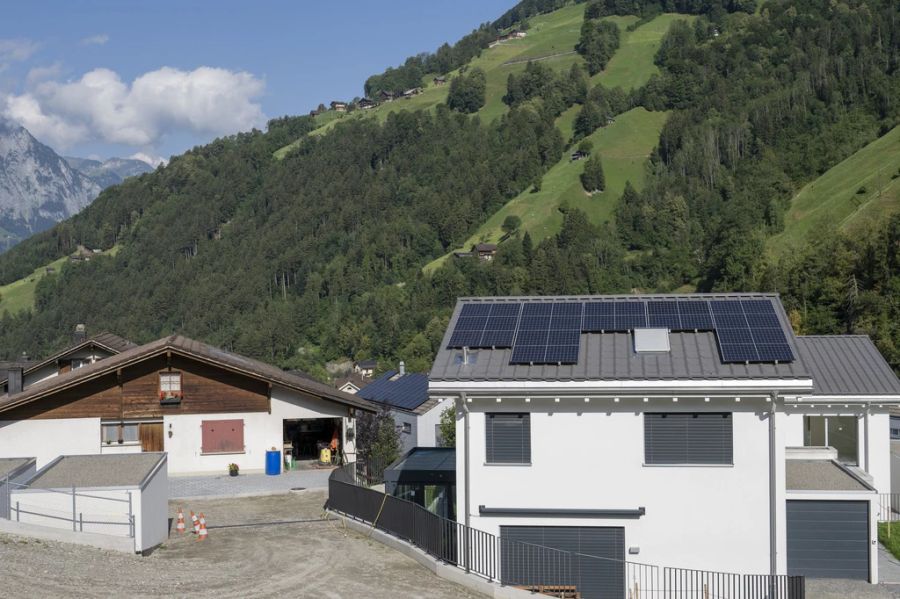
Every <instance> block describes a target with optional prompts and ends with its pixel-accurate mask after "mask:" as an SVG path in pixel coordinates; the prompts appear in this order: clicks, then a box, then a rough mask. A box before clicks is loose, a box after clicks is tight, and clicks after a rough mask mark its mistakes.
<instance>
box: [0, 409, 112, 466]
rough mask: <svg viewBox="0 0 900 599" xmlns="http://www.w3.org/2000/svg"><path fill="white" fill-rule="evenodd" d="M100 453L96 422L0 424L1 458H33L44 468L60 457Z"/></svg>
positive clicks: (98, 420) (66, 419)
mask: <svg viewBox="0 0 900 599" xmlns="http://www.w3.org/2000/svg"><path fill="white" fill-rule="evenodd" d="M92 453H100V419H99V418H60V419H36V420H18V421H10V420H6V421H0V457H3V458H15V457H20V456H34V457H36V458H37V467H38V468H43V467H44V466H46V465H47V464H48V463H49V462H50V461H52V460H54V459H56V458H57V457H59V456H61V455H84V454H92Z"/></svg>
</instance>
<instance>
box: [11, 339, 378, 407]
mask: <svg viewBox="0 0 900 599" xmlns="http://www.w3.org/2000/svg"><path fill="white" fill-rule="evenodd" d="M167 352H171V353H173V354H176V355H180V356H184V357H187V358H192V359H194V360H197V361H200V362H205V363H207V364H212V365H214V366H218V367H220V368H224V369H226V370H231V371H232V372H237V373H240V374H244V375H246V376H248V377H251V378H255V379H258V380H262V381H265V382H268V383H272V384H275V385H279V386H282V387H286V388H288V389H293V390H295V391H300V392H303V393H308V394H310V395H315V396H318V397H321V398H323V399H328V400H332V401H336V402H338V403H342V404H345V405H348V406H351V407H355V408H360V409H362V410H367V411H369V412H372V411H374V410H375V406H373V405H372V404H371V403H369V402H368V401H365V400H363V399H360V398H358V397H356V396H355V395H350V394H349V393H344V392H342V391H338V390H337V389H334V388H333V387H331V386H329V385H326V384H324V383H319V382H317V381H313V380H311V379H308V378H302V377H299V376H297V375H294V374H291V373H289V372H285V371H283V370H281V369H280V368H277V367H275V366H272V365H271V364H266V363H265V362H260V361H259V360H254V359H252V358H248V357H246V356H241V355H238V354H235V353H231V352H228V351H225V350H223V349H219V348H217V347H213V346H211V345H207V344H205V343H201V342H199V341H194V340H193V339H188V338H187V337H182V336H181V335H172V336H170V337H163V338H162V339H158V340H156V341H151V342H150V343H147V344H145V345H141V346H137V347H133V348H131V349H129V350H126V351H124V352H122V353H120V354H117V355H114V356H112V357H109V358H106V359H105V360H100V361H98V362H95V363H93V364H88V365H86V366H83V367H81V368H78V369H76V370H72V371H70V372H66V373H64V374H60V375H59V376H55V377H53V378H50V379H47V380H45V381H41V382H39V383H35V384H34V385H31V386H30V387H28V388H27V389H25V390H24V391H23V392H21V393H17V394H15V395H12V396H9V395H7V396H2V397H0V412H3V411H5V410H9V409H11V408H13V407H16V406H19V405H22V404H26V403H30V402H32V401H35V400H37V399H40V398H42V397H45V396H48V395H52V394H54V393H56V392H58V391H61V390H63V389H68V388H71V387H74V386H76V385H79V384H81V383H83V382H85V381H89V380H93V379H95V378H97V377H100V376H103V375H105V374H109V373H110V372H115V371H116V370H117V369H119V368H123V367H126V366H130V365H132V364H135V363H138V362H142V361H144V360H147V359H149V358H153V357H156V356H159V355H163V354H165V353H167Z"/></svg>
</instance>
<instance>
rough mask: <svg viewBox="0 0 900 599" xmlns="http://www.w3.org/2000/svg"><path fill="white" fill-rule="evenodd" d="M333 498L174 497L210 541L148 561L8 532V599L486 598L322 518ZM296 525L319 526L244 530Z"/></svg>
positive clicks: (1, 572)
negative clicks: (165, 598) (200, 518)
mask: <svg viewBox="0 0 900 599" xmlns="http://www.w3.org/2000/svg"><path fill="white" fill-rule="evenodd" d="M325 496H326V492H325V491H324V490H310V491H301V492H296V493H291V494H289V495H274V496H268V497H255V498H236V499H210V500H202V501H200V500H179V501H178V502H174V501H173V502H171V503H170V505H169V515H170V517H172V518H174V515H175V511H176V509H177V507H178V505H179V504H180V505H182V507H184V509H185V514H186V517H187V518H188V520H189V516H187V511H188V510H194V511H195V512H200V511H202V512H203V513H204V514H205V516H206V521H207V525H208V526H209V527H210V530H209V539H208V540H207V541H204V542H196V541H195V539H194V536H193V535H191V534H185V535H183V536H181V535H177V533H174V532H173V533H172V537H171V538H170V540H169V541H168V542H167V543H166V544H165V545H163V546H162V547H160V548H159V549H157V550H156V551H154V552H153V554H152V555H149V556H147V557H138V556H131V555H126V554H119V553H113V552H109V551H103V550H100V549H93V548H90V547H82V546H77V545H68V544H65V543H55V542H49V541H38V540H32V539H25V538H22V537H13V536H6V535H0V580H2V581H3V596H4V597H6V598H19V597H22V598H24V597H28V598H31V597H36V596H40V597H49V596H53V597H85V596H90V597H98V596H99V597H112V596H117V597H151V596H152V597H156V596H160V595H176V596H180V597H218V598H225V597H274V596H291V597H316V598H344V597H367V598H368V597H371V598H373V599H375V598H384V599H387V598H394V597H429V598H432V597H433V598H443V597H446V598H450V597H454V598H456V597H462V598H467V597H468V598H473V599H474V598H475V597H480V595H475V594H473V593H471V592H469V591H467V590H466V589H464V588H462V587H460V586H457V585H455V584H453V583H450V582H448V581H445V580H443V579H441V578H438V577H436V576H434V575H433V574H431V573H430V572H428V571H427V570H425V569H423V568H422V567H420V566H419V565H418V564H417V563H416V562H414V561H413V560H411V559H409V558H407V557H405V556H403V555H401V554H399V553H397V552H395V551H393V550H391V549H388V548H387V547H385V546H383V545H381V544H380V543H378V542H376V541H373V540H371V539H368V538H366V537H365V536H363V535H360V534H357V533H354V532H351V531H349V530H346V529H344V528H342V527H341V525H340V522H339V521H337V520H329V521H320V520H319V519H320V518H322V517H323V513H322V505H323V503H324V501H325ZM286 520H310V522H296V523H292V524H280V525H272V526H259V525H251V526H242V525H245V524H255V523H262V522H273V521H286ZM173 522H174V520H173ZM188 526H190V522H189V521H188ZM219 527H222V528H219ZM172 528H173V531H174V523H173V525H172Z"/></svg>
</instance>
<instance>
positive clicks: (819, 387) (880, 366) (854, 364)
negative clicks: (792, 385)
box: [797, 335, 900, 397]
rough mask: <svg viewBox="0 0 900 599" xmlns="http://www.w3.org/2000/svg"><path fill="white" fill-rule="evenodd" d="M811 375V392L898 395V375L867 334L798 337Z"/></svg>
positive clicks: (899, 381) (835, 394)
mask: <svg viewBox="0 0 900 599" xmlns="http://www.w3.org/2000/svg"><path fill="white" fill-rule="evenodd" d="M797 349H798V350H799V354H800V356H799V357H800V359H801V360H802V361H803V363H804V364H805V365H806V367H807V368H809V370H810V372H811V373H812V377H813V395H826V396H841V395H859V396H869V397H878V396H893V397H900V379H898V378H897V375H896V374H894V371H893V370H891V367H890V365H889V364H888V363H887V361H886V360H885V359H884V357H883V356H882V355H881V352H879V351H878V348H877V347H875V344H874V343H873V342H872V340H871V339H869V337H868V336H866V335H822V336H800V337H797Z"/></svg>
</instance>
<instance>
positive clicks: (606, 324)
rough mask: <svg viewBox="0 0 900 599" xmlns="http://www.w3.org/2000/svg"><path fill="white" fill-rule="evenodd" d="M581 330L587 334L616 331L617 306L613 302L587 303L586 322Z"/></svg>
mask: <svg viewBox="0 0 900 599" xmlns="http://www.w3.org/2000/svg"><path fill="white" fill-rule="evenodd" d="M581 330H582V331H583V332H585V333H601V332H603V331H614V330H616V313H615V304H614V303H613V302H587V303H586V304H584V322H583V323H582V325H581Z"/></svg>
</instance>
